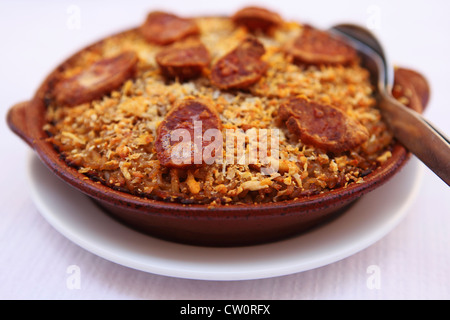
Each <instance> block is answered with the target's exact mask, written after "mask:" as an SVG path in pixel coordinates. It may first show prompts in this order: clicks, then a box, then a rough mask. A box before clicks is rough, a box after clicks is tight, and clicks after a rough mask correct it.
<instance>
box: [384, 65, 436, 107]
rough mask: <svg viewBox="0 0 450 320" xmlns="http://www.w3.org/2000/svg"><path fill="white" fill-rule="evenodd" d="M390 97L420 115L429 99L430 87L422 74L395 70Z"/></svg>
mask: <svg viewBox="0 0 450 320" xmlns="http://www.w3.org/2000/svg"><path fill="white" fill-rule="evenodd" d="M392 95H393V96H394V98H396V99H398V100H400V101H401V102H404V103H405V104H406V105H407V106H408V107H410V108H411V109H413V110H415V111H417V112H420V113H421V112H423V110H424V109H425V107H426V106H427V104H428V100H429V99H430V86H429V84H428V82H427V80H426V79H425V78H424V76H423V75H422V74H420V73H418V72H416V71H413V70H410V69H404V68H397V69H396V70H395V77H394V87H393V88H392ZM405 99H406V101H405Z"/></svg>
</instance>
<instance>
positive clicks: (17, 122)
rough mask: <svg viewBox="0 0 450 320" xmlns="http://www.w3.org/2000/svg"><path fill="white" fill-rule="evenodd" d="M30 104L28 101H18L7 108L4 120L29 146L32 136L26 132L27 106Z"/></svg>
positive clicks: (31, 143)
mask: <svg viewBox="0 0 450 320" xmlns="http://www.w3.org/2000/svg"><path fill="white" fill-rule="evenodd" d="M30 105H31V103H30V101H24V102H20V103H18V104H16V105H14V106H13V107H11V109H9V111H8V114H7V115H6V122H7V123H8V126H9V128H10V129H11V130H12V131H13V132H14V133H15V134H16V135H18V136H19V137H20V138H21V139H22V140H23V141H25V142H26V143H27V144H28V145H29V146H30V147H32V148H34V147H33V140H34V139H33V138H32V137H31V136H30V134H29V133H28V126H27V117H26V113H27V112H26V111H27V108H29V106H30Z"/></svg>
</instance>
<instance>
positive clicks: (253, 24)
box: [232, 7, 283, 31]
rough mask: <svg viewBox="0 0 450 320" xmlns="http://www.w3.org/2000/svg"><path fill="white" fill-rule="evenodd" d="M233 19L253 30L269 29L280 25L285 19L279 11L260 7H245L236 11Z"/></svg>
mask: <svg viewBox="0 0 450 320" xmlns="http://www.w3.org/2000/svg"><path fill="white" fill-rule="evenodd" d="M232 19H233V21H234V22H235V23H237V24H240V25H244V26H245V27H247V28H248V29H249V30H251V31H255V30H263V31H267V30H268V29H269V28H271V27H277V26H280V25H281V24H282V23H283V19H282V18H281V17H280V15H279V14H278V13H276V12H273V11H269V10H267V9H264V8H259V7H246V8H243V9H241V10H239V11H238V12H236V13H235V14H234V15H233V17H232Z"/></svg>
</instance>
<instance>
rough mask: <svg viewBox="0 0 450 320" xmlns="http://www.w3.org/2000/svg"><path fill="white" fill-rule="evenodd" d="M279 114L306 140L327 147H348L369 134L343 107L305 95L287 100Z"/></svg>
mask: <svg viewBox="0 0 450 320" xmlns="http://www.w3.org/2000/svg"><path fill="white" fill-rule="evenodd" d="M279 116H280V118H281V119H282V120H285V121H286V126H287V128H288V129H289V131H290V132H292V133H293V134H295V135H296V136H298V137H299V138H300V139H301V140H302V142H304V143H306V144H309V145H313V146H315V147H317V148H320V149H324V150H325V151H331V152H336V153H339V152H343V151H347V150H350V149H353V148H355V147H357V146H359V145H361V144H362V143H363V142H365V141H367V139H368V138H369V132H368V131H367V129H366V128H364V127H363V126H362V125H361V124H359V123H358V122H357V121H355V120H354V119H352V118H350V117H349V116H347V115H346V114H345V113H344V112H342V111H341V110H339V109H337V108H335V107H332V106H328V105H325V104H318V103H315V102H310V101H308V100H306V99H304V98H292V99H289V100H288V101H286V102H285V103H284V104H282V105H281V106H280V110H279Z"/></svg>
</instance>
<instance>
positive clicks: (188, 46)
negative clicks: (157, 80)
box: [156, 39, 211, 80]
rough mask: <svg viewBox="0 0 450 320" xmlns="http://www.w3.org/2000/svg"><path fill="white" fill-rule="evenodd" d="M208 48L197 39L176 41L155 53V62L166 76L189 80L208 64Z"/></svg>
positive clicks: (199, 73) (200, 72) (198, 74)
mask: <svg viewBox="0 0 450 320" xmlns="http://www.w3.org/2000/svg"><path fill="white" fill-rule="evenodd" d="M210 59H211V58H210V55H209V52H208V49H207V48H206V47H205V46H204V45H203V43H201V42H200V40H198V39H187V40H185V41H182V42H176V43H174V44H173V45H171V46H170V47H168V48H165V49H163V50H161V51H160V52H159V53H158V54H157V55H156V62H157V63H158V65H159V66H160V68H161V71H162V73H163V74H164V75H165V76H166V77H167V78H177V79H180V80H189V79H193V78H196V77H198V76H200V75H201V74H202V71H203V68H205V67H206V66H208V65H209V62H210Z"/></svg>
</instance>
